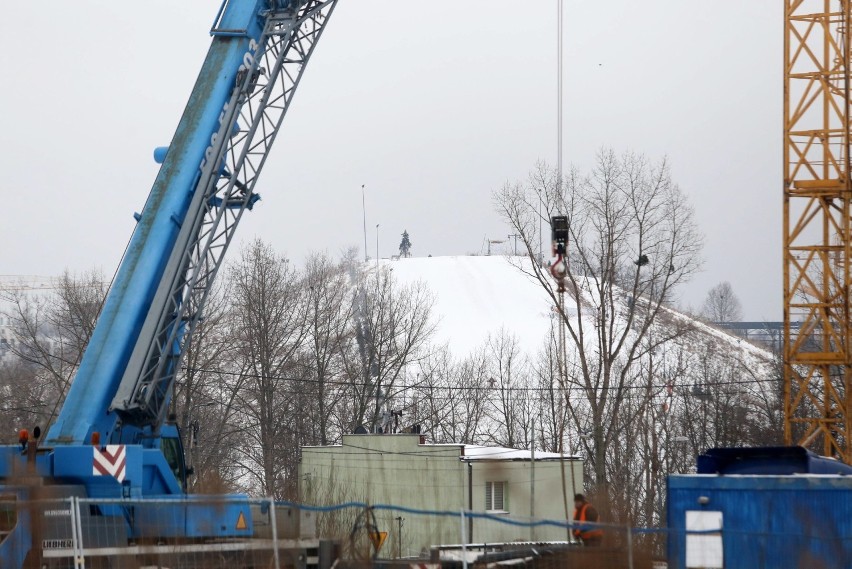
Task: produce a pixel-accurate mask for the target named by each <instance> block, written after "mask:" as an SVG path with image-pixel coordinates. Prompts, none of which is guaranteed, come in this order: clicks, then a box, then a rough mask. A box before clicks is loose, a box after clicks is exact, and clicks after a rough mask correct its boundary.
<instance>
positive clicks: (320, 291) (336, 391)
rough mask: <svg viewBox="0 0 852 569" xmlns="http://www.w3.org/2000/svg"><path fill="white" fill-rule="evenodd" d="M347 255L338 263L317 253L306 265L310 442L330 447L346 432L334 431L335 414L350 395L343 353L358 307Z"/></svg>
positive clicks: (305, 362) (305, 390)
mask: <svg viewBox="0 0 852 569" xmlns="http://www.w3.org/2000/svg"><path fill="white" fill-rule="evenodd" d="M346 262H347V261H346V258H344V259H343V260H341V261H340V262H334V261H333V260H332V259H331V258H330V257H328V256H327V255H324V254H316V255H312V256H310V257H309V258H308V261H307V264H306V267H305V277H304V285H305V287H306V290H305V294H306V295H307V319H306V324H307V327H308V330H307V338H306V342H305V346H304V365H305V366H306V368H307V370H306V373H307V376H306V377H307V380H308V381H307V383H306V385H305V386H304V388H303V390H302V391H303V393H304V394H305V395H307V396H308V398H309V400H308V401H307V402H306V411H307V415H308V421H307V425H306V429H307V431H308V432H309V434H310V436H309V437H308V438H309V441H308V442H307V444H320V445H326V444H328V443H329V442H330V441H331V440H335V439H336V438H337V437H338V436H339V435H340V434H341V433H340V429H339V426H338V428H337V431H338V432H337V433H333V432H332V429H333V427H334V420H333V417H334V414H335V412H336V411H337V406H338V404H339V402H340V401H341V399H342V398H343V396H344V390H343V388H342V387H341V383H342V382H343V381H344V379H345V374H344V358H343V356H342V353H341V351H342V350H343V349H345V348H344V346H345V345H346V343H347V342H349V341H350V340H351V337H352V329H351V320H352V309H353V305H352V302H351V300H350V288H349V278H348V275H347V270H346Z"/></svg>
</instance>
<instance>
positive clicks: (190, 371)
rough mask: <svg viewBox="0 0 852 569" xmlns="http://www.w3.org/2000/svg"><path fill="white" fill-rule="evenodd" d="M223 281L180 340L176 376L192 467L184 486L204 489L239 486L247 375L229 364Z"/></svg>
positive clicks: (175, 405) (232, 346)
mask: <svg viewBox="0 0 852 569" xmlns="http://www.w3.org/2000/svg"><path fill="white" fill-rule="evenodd" d="M223 288H224V287H223V284H222V283H221V282H219V284H217V285H215V286H214V289H213V290H212V291H211V293H210V296H209V297H208V300H207V302H206V304H205V308H204V317H203V318H202V319H201V320H200V321H199V323H198V325H197V326H196V327H195V330H194V333H193V335H192V337H191V338H190V340H189V342H188V343H187V344H186V346H185V348H184V349H185V354H184V359H183V364H184V367H183V369H182V370H181V371H180V373H179V374H178V377H177V380H176V381H175V396H174V398H173V400H172V412H174V413H175V414H176V415H177V417H178V421H179V423H178V424H179V425H180V426H181V435H182V439H183V442H184V445H185V449H186V455H187V461H188V465H190V466H191V467H192V469H193V471H194V477H190V479H189V483H188V488H187V489H188V490H190V491H194V492H204V493H219V492H228V491H234V490H235V489H237V488H238V487H239V481H238V479H239V476H240V472H239V470H238V469H236V468H234V464H235V462H237V460H239V458H238V456H237V454H236V453H235V451H234V449H236V448H240V447H241V444H240V441H241V440H242V438H241V437H240V436H239V435H240V432H239V429H238V428H235V426H234V425H235V423H237V419H238V417H239V412H240V409H238V408H237V407H238V402H239V396H240V395H241V393H242V386H243V384H244V383H245V380H246V378H245V377H244V376H242V375H241V374H239V370H238V369H236V368H235V367H234V358H233V354H234V352H235V350H236V349H237V348H238V345H237V343H236V342H235V340H236V337H235V335H234V334H232V328H231V322H230V321H229V318H228V305H227V302H226V296H225V294H224V292H223Z"/></svg>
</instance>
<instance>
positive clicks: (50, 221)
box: [0, 0, 783, 320]
mask: <svg viewBox="0 0 852 569" xmlns="http://www.w3.org/2000/svg"><path fill="white" fill-rule="evenodd" d="M219 4H220V2H219V0H180V1H178V2H175V1H174V0H146V1H145V2H136V3H132V4H130V3H126V2H115V1H111V0H97V1H96V0H75V1H73V2H72V1H63V2H58V1H49V2H14V3H6V4H4V7H3V8H4V10H3V12H4V13H3V18H2V20H0V32H2V34H0V43H2V47H3V49H0V75H2V77H3V85H4V89H3V91H2V95H0V97H2V99H0V100H2V106H3V109H4V112H3V116H2V128H0V171H2V176H0V184H2V186H0V187H2V196H3V202H2V212H3V214H2V221H0V241H1V242H2V244H3V246H2V253H0V274H6V275H8V274H19V275H24V274H26V275H54V274H58V273H60V272H61V271H62V270H63V269H65V268H68V269H70V270H72V271H83V270H87V269H89V268H92V267H97V268H100V269H101V270H103V271H104V272H105V273H107V274H109V275H111V274H112V272H113V271H114V269H115V266H116V265H117V263H118V260H119V258H120V256H121V253H122V251H123V248H124V246H125V244H126V242H127V239H128V238H129V236H130V233H131V231H132V229H133V225H134V221H133V217H132V214H133V212H134V211H139V210H140V209H141V207H142V205H143V203H144V201H145V198H146V196H147V193H148V191H149V190H150V187H151V184H152V183H153V180H154V177H155V175H156V171H157V165H156V164H155V163H154V162H153V159H152V158H151V152H152V150H153V148H154V147H156V146H160V145H166V144H168V142H169V140H170V139H171V136H172V134H173V132H174V129H175V127H176V125H177V122H178V119H179V117H180V114H181V112H182V110H183V106H184V104H185V102H186V100H187V97H188V96H189V93H190V90H191V89H192V85H193V83H194V81H195V78H196V76H197V74H198V70H199V69H200V67H201V63H202V61H203V59H204V55H205V53H206V50H207V47H208V46H209V42H210V38H209V35H208V30H209V28H210V24H211V22H212V20H213V17H214V15H215V13H216V11H217V10H218V8H219ZM782 22H783V7H781V6H778V5H776V3H771V2H767V1H764V0H751V1H742V0H740V1H734V0H727V1H720V2H698V1H697V0H692V1H687V0H646V1H645V2H636V1H635V0H609V1H607V2H600V1H596V0H595V1H593V0H586V1H579V0H577V1H571V0H565V52H564V53H565V55H564V57H565V87H564V161H565V164H566V165H568V164H575V165H577V166H578V167H580V168H581V169H584V168H587V167H588V165H589V164H590V163H591V162H592V161H593V159H594V155H595V152H596V151H597V150H598V149H599V148H601V147H602V146H609V147H612V148H613V149H615V150H616V151H618V152H621V151H624V150H632V151H635V152H642V153H645V154H646V155H647V156H648V157H649V158H651V159H654V160H657V159H659V158H660V157H662V156H668V158H669V160H670V161H671V164H672V171H673V175H674V178H675V180H676V181H677V182H678V183H679V185H680V186H681V187H682V188H683V189H684V190H685V192H686V193H687V195H688V196H689V198H690V200H691V202H692V204H693V205H694V206H695V210H696V216H697V221H698V223H699V225H700V227H701V230H702V231H703V232H704V234H705V236H706V245H705V249H704V259H705V266H704V271H703V272H702V273H701V274H700V275H698V276H697V277H696V278H695V279H694V280H693V282H692V283H691V284H690V285H688V286H687V287H686V288H684V289H683V291H682V298H681V303H682V304H684V305H692V306H699V305H700V304H701V302H702V300H703V298H704V296H705V294H706V292H707V290H708V289H709V288H710V287H711V286H713V285H714V284H716V283H718V282H720V281H725V280H727V281H730V282H731V284H732V285H733V287H734V291H735V292H736V293H737V294H738V295H739V297H740V298H741V300H742V302H743V306H744V315H745V318H747V319H773V320H779V319H780V318H781V314H782V305H781V285H782V282H781V235H782V219H781V204H782V193H781V190H782V184H781V178H782V167H781V158H782V118H783V117H782V62H783V52H782V45H783V35H782V33H783V32H782ZM556 128H557V127H556V0H528V1H526V2H518V1H517V0H513V1H509V0H464V1H461V2H460V1H449V0H431V1H429V2H408V1H400V0H397V1H394V2H388V1H387V0H385V1H379V0H340V2H339V5H338V8H337V10H336V11H335V13H334V16H333V18H332V21H331V22H330V23H329V26H328V29H327V31H326V33H325V35H324V36H323V38H322V40H321V42H320V44H319V45H318V47H317V50H316V52H315V55H314V57H313V58H312V60H311V62H310V65H309V68H308V70H307V72H306V74H305V78H304V80H303V82H302V84H301V86H300V88H299V92H298V93H297V94H296V96H295V98H294V102H293V105H292V106H291V108H290V111H289V113H288V116H287V118H286V119H285V122H284V126H283V132H282V133H281V134H280V135H279V137H278V139H277V141H276V145H275V147H274V148H273V149H272V154H271V158H270V161H269V162H268V163H267V166H266V168H265V170H264V172H263V175H262V176H261V179H260V181H259V183H258V186H257V189H258V191H259V192H260V194H261V195H262V198H263V201H262V202H261V203H260V204H259V205H258V207H256V208H255V210H254V211H253V212H251V213H250V214H248V215H247V216H246V218H244V219H245V221H244V222H243V224H242V225H241V227H240V231H238V241H240V242H244V241H246V240H247V239H251V238H253V237H255V236H258V237H261V238H263V239H264V240H267V241H269V242H270V243H272V244H273V245H274V246H275V247H276V248H277V249H278V250H280V251H282V252H285V253H286V254H288V255H289V256H291V257H293V258H294V259H295V260H297V261H300V260H301V259H303V258H304V256H305V255H306V254H307V253H309V252H311V251H316V250H326V251H329V252H331V253H335V254H336V253H337V252H338V251H340V250H342V249H344V248H347V247H349V246H358V247H361V248H363V242H364V238H363V226H362V210H361V185H362V184H365V185H366V213H367V231H368V236H367V239H368V248H369V249H370V255H371V256H372V255H374V254H375V246H376V227H375V226H376V224H380V228H379V234H378V237H379V253H380V255H381V256H382V257H387V256H389V255H392V254H396V253H397V252H398V251H397V250H398V245H399V241H400V234H401V233H402V231H403V230H404V229H407V230H408V232H409V234H410V235H411V241H412V243H413V253H414V254H415V255H417V256H425V255H428V254H432V255H436V256H437V255H459V254H467V253H474V252H481V251H483V249H484V242H485V239H486V237H488V238H492V239H498V238H505V237H506V235H507V234H508V233H510V231H509V229H508V228H507V227H506V226H504V225H503V223H502V222H501V220H500V218H499V217H498V215H497V214H496V213H495V211H494V209H493V207H492V203H491V193H492V191H494V190H495V189H497V188H499V187H500V186H501V185H502V184H504V183H505V182H507V181H515V180H519V179H522V178H524V177H525V176H526V174H527V172H528V171H529V170H530V168H531V167H532V166H533V165H534V164H535V162H536V161H537V160H545V161H548V162H550V163H555V162H556V132H557V131H556ZM238 245H239V244H238ZM236 254H237V252H236V251H233V250H232V252H231V254H230V258H231V259H233V258H234V257H235V256H236Z"/></svg>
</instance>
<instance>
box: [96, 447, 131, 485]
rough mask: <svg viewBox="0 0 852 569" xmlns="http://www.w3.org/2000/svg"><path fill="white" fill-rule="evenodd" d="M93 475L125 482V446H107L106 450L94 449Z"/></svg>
mask: <svg viewBox="0 0 852 569" xmlns="http://www.w3.org/2000/svg"><path fill="white" fill-rule="evenodd" d="M92 450H93V451H94V453H95V454H94V457H93V460H92V474H93V475H95V476H112V477H114V478H115V479H116V480H118V481H119V482H124V474H125V466H126V463H127V452H126V450H125V448H124V445H107V446H106V447H104V450H100V449H98V448H97V447H92Z"/></svg>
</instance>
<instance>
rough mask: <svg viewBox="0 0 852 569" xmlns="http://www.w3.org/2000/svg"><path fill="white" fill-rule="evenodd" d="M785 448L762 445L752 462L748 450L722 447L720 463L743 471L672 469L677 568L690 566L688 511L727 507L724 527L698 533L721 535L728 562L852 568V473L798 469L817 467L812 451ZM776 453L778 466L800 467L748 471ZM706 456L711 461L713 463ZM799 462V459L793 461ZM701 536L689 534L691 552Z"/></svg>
mask: <svg viewBox="0 0 852 569" xmlns="http://www.w3.org/2000/svg"><path fill="white" fill-rule="evenodd" d="M788 450H789V449H788ZM710 454H712V453H711V452H708V455H710ZM758 454H761V453H758ZM781 455H782V456H780V457H775V459H773V458H772V457H771V455H767V454H766V453H762V456H761V457H759V460H758V464H756V465H749V464H748V462H749V459H748V457H746V458H740V459H736V460H732V457H731V456H730V455H729V454H728V453H721V459H720V455H719V454H717V455H716V458H717V459H720V462H717V464H716V466H717V469H716V471H717V472H723V473H724V472H731V471H734V472H738V474H721V475H717V474H697V475H673V476H670V477H669V479H668V526H669V529H670V534H669V541H668V558H669V567H670V568H674V569H681V568H683V569H685V568H686V567H688V565H687V534H686V520H687V517H688V516H689V517H692V518H693V519H694V518H695V517H696V516H697V514H695V513H694V512H720V513H721V518H722V523H721V526H722V527H721V532H719V534H716V535H712V534H698V535H700V537H699V539H698V541H700V540H701V539H704V538H707V539H709V540H710V541H711V542H712V540H713V539H715V540H717V542H716V543H717V544H720V545H721V550H722V555H723V557H724V567H725V569H782V568H783V569H787V568H790V567H803V568H809V567H813V568H815V569H816V568H818V569H834V568H838V569H840V568H842V569H852V476H847V475H842V474H813V473H797V472H798V470H799V469H801V468H804V469H805V470H807V469H809V468H813V466H808V465H809V464H810V463H811V462H812V461H811V460H810V457H808V456H807V455H806V453H798V454H797V453H790V452H786V453H785V452H781ZM752 458H754V457H752ZM776 459H777V463H776V467H777V468H776V469H777V470H782V471H785V472H791V471H792V472H794V473H793V474H781V475H778V474H771V473H770V474H743V472H749V471H753V470H754V469H756V470H757V471H760V472H766V471H767V470H769V471H771V470H772V469H771V468H769V466H768V464H769V463H771V462H772V460H776ZM706 460H708V459H706V457H705V462H704V466H706V465H707V464H709V463H708V462H706ZM767 461H768V462H767ZM817 462H819V461H817ZM794 463H795V464H798V466H791V464H794ZM802 465H805V466H802ZM816 468H817V469H819V468H821V467H819V466H818V467H816ZM698 516H708V517H711V518H712V517H713V516H714V514H698ZM719 535H720V537H719ZM696 537H698V536H697V535H696V534H691V535H690V536H689V540H690V545H689V547H690V548H691V550H692V553H695V548H696V545H697V544H696ZM719 542H720V543H719ZM711 549H712V546H711Z"/></svg>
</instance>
